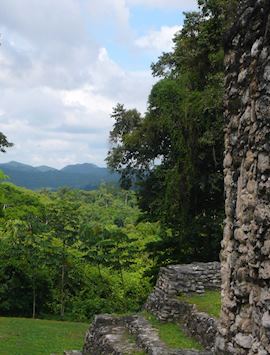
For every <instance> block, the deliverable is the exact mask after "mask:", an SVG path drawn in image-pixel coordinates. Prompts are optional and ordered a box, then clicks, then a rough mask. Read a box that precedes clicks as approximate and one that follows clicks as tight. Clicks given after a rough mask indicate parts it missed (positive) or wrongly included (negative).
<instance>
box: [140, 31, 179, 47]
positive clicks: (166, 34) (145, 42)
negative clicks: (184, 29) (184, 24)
mask: <svg viewBox="0 0 270 355" xmlns="http://www.w3.org/2000/svg"><path fill="white" fill-rule="evenodd" d="M180 30H181V26H172V27H169V26H162V27H161V29H160V30H159V31H154V30H152V31H150V32H149V33H148V34H147V35H145V36H142V37H139V38H137V39H136V41H135V45H136V46H137V47H139V48H143V49H147V50H155V51H158V52H169V51H171V50H172V47H173V41H172V40H173V37H174V35H175V34H176V32H178V31H180Z"/></svg>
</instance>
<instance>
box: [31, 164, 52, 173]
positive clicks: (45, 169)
mask: <svg viewBox="0 0 270 355" xmlns="http://www.w3.org/2000/svg"><path fill="white" fill-rule="evenodd" d="M35 169H37V170H38V171H41V172H42V173H45V172H46V171H57V169H55V168H51V167H50V166H47V165H41V166H36V167H35Z"/></svg>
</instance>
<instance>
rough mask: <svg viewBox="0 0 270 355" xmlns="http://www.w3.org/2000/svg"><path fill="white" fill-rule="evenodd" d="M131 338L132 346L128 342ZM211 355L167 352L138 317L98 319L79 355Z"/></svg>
mask: <svg viewBox="0 0 270 355" xmlns="http://www.w3.org/2000/svg"><path fill="white" fill-rule="evenodd" d="M128 334H131V335H132V336H133V337H134V339H135V343H130V341H128ZM138 351H144V352H145V354H149V355H212V352H210V351H197V350H185V349H179V350H177V349H175V350H172V349H169V348H168V347H167V346H166V345H165V344H164V343H163V342H162V341H161V340H160V338H159V335H158V332H157V330H155V329H154V328H153V327H152V326H151V325H150V323H149V322H148V321H147V320H146V319H145V318H144V317H142V316H128V317H113V316H109V315H99V316H97V317H96V318H95V321H94V323H93V324H92V326H91V327H90V329H89V331H88V332H87V334H86V338H85V344H84V348H83V352H82V354H83V355H127V354H128V355H132V354H133V353H135V352H138Z"/></svg>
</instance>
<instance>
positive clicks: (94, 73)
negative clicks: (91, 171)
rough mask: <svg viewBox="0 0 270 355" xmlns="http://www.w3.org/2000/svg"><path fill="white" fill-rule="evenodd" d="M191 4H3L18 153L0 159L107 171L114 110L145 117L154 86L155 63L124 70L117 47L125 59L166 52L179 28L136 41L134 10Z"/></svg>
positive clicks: (4, 57)
mask: <svg viewBox="0 0 270 355" xmlns="http://www.w3.org/2000/svg"><path fill="white" fill-rule="evenodd" d="M191 4H193V2H192V1H188V2H187V1H180V0H179V1H176V0H167V1H166V2H165V1H163V0H102V1H100V0H57V1H55V0H45V1H38V0H24V1H22V0H1V11H0V33H1V34H2V37H1V42H2V45H1V47H0V89H1V95H0V131H3V132H4V133H5V134H6V135H7V137H8V138H9V140H10V141H12V142H14V143H15V147H14V148H12V149H10V150H9V151H8V153H7V154H5V155H1V156H0V160H1V161H9V160H18V161H22V162H25V163H30V164H31V163H32V164H36V165H43V164H46V165H52V166H55V167H61V166H63V165H66V164H69V163H76V162H92V163H96V164H99V165H104V157H105V156H106V151H107V137H108V133H109V130H110V129H111V127H112V124H113V122H112V119H111V118H110V113H111V111H112V107H113V106H115V105H116V103H117V102H121V103H124V104H125V105H126V106H127V107H136V108H138V109H139V110H140V111H142V112H143V111H144V110H145V109H146V102H147V96H148V94H149V92H150V90H151V86H152V85H153V83H154V79H153V78H152V77H151V73H150V70H149V69H148V66H149V65H150V61H149V62H147V63H148V64H147V66H145V67H144V68H142V69H141V70H135V69H124V68H123V66H121V65H120V64H119V63H118V62H117V59H115V58H117V55H118V53H116V52H117V50H118V48H119V47H121V46H122V47H121V49H122V51H123V52H124V51H125V53H124V54H125V55H126V54H127V53H128V54H129V55H130V52H129V51H130V50H134V51H135V52H136V53H135V56H137V57H139V56H143V55H144V53H146V52H147V51H148V50H151V51H154V52H155V51H162V50H165V51H166V50H168V49H169V48H170V47H171V38H172V37H173V33H174V32H175V31H176V30H177V29H178V26H175V27H166V26H163V27H162V28H161V29H160V31H154V30H153V31H149V32H148V33H146V35H145V36H143V37H140V38H138V39H137V40H136V37H135V33H136V30H137V29H136V28H132V26H131V23H132V21H131V18H132V6H133V5H142V6H152V7H170V8H174V7H175V8H177V9H182V8H183V9H184V7H185V6H186V7H187V8H188V7H190V6H193V5H191ZM187 8H186V9H187ZM102 33H103V34H102ZM104 34H105V37H104ZM103 42H104V43H103ZM116 44H117V45H116ZM114 45H115V46H114ZM134 47H135V49H134ZM106 48H109V49H106ZM112 55H113V58H114V59H112ZM119 56H121V54H119ZM137 57H136V58H137ZM127 58H129V56H128V55H127ZM147 60H149V57H147ZM127 61H128V59H127ZM134 62H135V60H134ZM128 64H129V63H128ZM133 64H134V63H133ZM129 68H132V64H131V65H130V66H129Z"/></svg>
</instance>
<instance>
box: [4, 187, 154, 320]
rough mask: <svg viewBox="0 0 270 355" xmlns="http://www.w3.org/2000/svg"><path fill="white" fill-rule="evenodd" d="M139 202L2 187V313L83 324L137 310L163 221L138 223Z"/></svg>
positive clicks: (113, 193)
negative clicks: (151, 246) (150, 252)
mask: <svg viewBox="0 0 270 355" xmlns="http://www.w3.org/2000/svg"><path fill="white" fill-rule="evenodd" d="M139 216H140V211H139V209H138V207H137V202H136V197H135V194H134V193H133V192H126V191H123V190H118V189H115V188H114V187H110V186H106V185H101V187H100V189H99V190H96V191H89V192H87V191H80V190H69V189H67V188H65V189H64V188H63V189H61V190H59V191H58V192H55V193H53V192H48V191H46V190H44V191H42V192H39V193H37V192H32V191H29V190H26V189H23V188H19V187H16V186H14V185H12V184H9V183H2V184H0V285H1V286H0V312H1V314H2V315H13V316H19V315H20V316H31V315H32V316H33V317H35V316H36V315H38V316H39V317H41V316H49V315H59V317H61V318H62V319H64V318H67V317H68V318H72V319H77V320H84V319H89V318H91V317H92V316H93V315H94V314H96V313H103V312H124V311H136V310H138V309H139V308H140V306H141V305H142V303H143V302H144V300H145V298H146V296H147V294H148V292H149V290H150V282H149V281H150V280H149V279H148V278H147V277H145V276H144V273H145V272H147V270H148V269H149V267H151V266H152V265H153V262H152V261H151V260H150V259H149V256H148V253H147V252H146V251H145V246H146V244H147V243H149V242H152V241H154V240H156V239H157V238H158V233H159V226H158V224H150V223H143V222H141V223H139V224H136V221H137V220H138V218H139Z"/></svg>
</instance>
